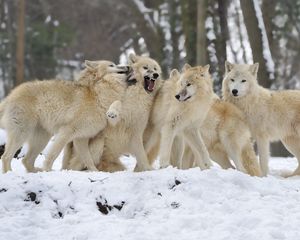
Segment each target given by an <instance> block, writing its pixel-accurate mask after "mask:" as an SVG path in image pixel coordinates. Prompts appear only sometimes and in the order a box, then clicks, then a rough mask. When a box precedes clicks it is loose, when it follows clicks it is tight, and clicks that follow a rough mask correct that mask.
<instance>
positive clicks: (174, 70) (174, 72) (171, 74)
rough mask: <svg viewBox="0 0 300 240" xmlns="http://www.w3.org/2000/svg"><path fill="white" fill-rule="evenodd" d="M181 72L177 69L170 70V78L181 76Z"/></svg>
mask: <svg viewBox="0 0 300 240" xmlns="http://www.w3.org/2000/svg"><path fill="white" fill-rule="evenodd" d="M179 75H180V73H179V72H178V70H177V69H173V70H172V71H171V72H170V78H175V77H179Z"/></svg>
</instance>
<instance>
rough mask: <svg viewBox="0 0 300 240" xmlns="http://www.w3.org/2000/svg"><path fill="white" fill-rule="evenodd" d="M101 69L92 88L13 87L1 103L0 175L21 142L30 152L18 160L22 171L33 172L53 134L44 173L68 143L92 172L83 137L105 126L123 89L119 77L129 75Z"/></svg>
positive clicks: (104, 65) (108, 65) (63, 84)
mask: <svg viewBox="0 0 300 240" xmlns="http://www.w3.org/2000/svg"><path fill="white" fill-rule="evenodd" d="M86 64H87V65H88V67H91V66H90V65H89V63H86ZM97 66H99V64H97ZM100 66H101V67H99V68H98V67H96V68H94V72H95V75H96V76H99V75H100V74H101V76H102V78H101V79H99V80H98V81H96V82H95V84H94V86H93V87H90V86H85V85H84V84H78V83H76V82H71V81H63V80H46V81H32V82H27V83H24V84H21V85H20V86H18V87H16V88H15V89H14V90H13V91H12V92H11V93H10V94H9V95H8V96H7V97H6V98H5V99H4V100H3V101H2V102H1V104H0V124H1V127H2V128H4V129H5V130H6V132H7V144H6V149H5V152H4V154H3V155H2V162H3V172H4V173H5V172H7V171H10V170H11V160H12V158H13V155H14V154H15V152H16V151H17V150H18V149H19V148H20V147H21V146H22V145H23V144H24V143H25V142H27V143H28V147H29V148H28V152H27V154H26V155H25V157H24V158H23V160H22V162H23V164H24V166H25V168H26V170H27V171H29V172H36V171H38V170H39V169H37V168H35V167H34V162H35V159H36V157H37V155H38V154H39V153H40V152H41V151H42V150H43V149H44V147H45V146H46V145H47V143H48V142H49V139H50V138H51V136H53V135H55V141H54V143H53V145H52V146H51V148H50V151H49V153H48V154H47V156H46V160H45V162H44V170H46V171H49V170H51V168H52V165H53V162H54V160H55V159H56V158H57V156H58V155H59V153H60V152H61V151H62V149H63V148H64V146H65V145H66V144H67V143H68V142H70V141H73V142H74V145H76V146H77V148H78V149H79V151H78V152H79V153H80V154H81V159H84V161H85V165H86V166H87V167H88V169H89V170H97V168H96V167H95V165H94V163H93V161H92V158H91V156H90V154H89V151H88V139H89V138H91V137H94V136H95V135H96V134H97V133H98V132H100V131H102V130H103V129H104V128H105V127H106V126H107V119H106V115H105V113H106V111H107V109H108V108H109V106H110V105H111V104H112V103H113V101H115V100H119V99H120V97H121V96H120V92H122V91H124V89H126V86H127V84H126V78H127V75H126V74H124V73H125V72H126V71H128V68H127V67H119V66H116V65H115V64H114V63H112V62H108V61H105V62H101V63H100ZM103 72H104V73H103ZM103 89H106V91H103ZM106 96H110V98H109V99H107V97H106ZM91 113H92V114H91Z"/></svg>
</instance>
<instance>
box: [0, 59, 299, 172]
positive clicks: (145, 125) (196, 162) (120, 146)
mask: <svg viewBox="0 0 300 240" xmlns="http://www.w3.org/2000/svg"><path fill="white" fill-rule="evenodd" d="M209 68H210V66H209V65H206V66H195V67H191V66H190V65H189V64H185V65H184V66H183V68H182V69H181V71H178V70H177V69H173V70H172V71H171V72H170V76H169V78H168V79H165V80H163V79H162V71H161V67H160V65H159V64H158V63H157V62H156V61H155V60H154V59H152V58H150V57H146V56H137V55H135V54H130V55H129V57H128V64H127V65H116V64H115V63H113V62H110V61H104V60H103V61H102V60H101V61H85V69H84V70H82V71H81V73H80V77H79V79H78V80H76V81H66V80H57V79H54V80H44V81H37V80H36V81H31V82H26V83H23V84H21V85H19V86H17V87H16V88H15V89H13V90H12V92H11V93H10V94H9V95H8V96H7V97H6V98H5V99H4V100H3V101H2V102H1V103H0V127H1V128H3V129H5V131H6V133H7V142H6V146H5V151H4V153H3V155H2V157H1V160H2V171H3V173H6V172H8V171H11V170H12V168H11V161H12V159H13V157H14V154H15V153H16V151H17V150H18V149H19V148H21V147H22V146H23V145H24V144H25V143H26V144H27V145H28V150H27V152H26V154H25V156H24V157H23V159H22V163H23V165H24V167H25V168H26V170H27V171H28V172H38V171H51V169H52V166H53V163H54V161H55V160H56V159H57V157H58V156H59V154H60V153H61V152H62V151H63V153H64V154H63V161H62V169H66V170H88V171H107V172H115V171H122V170H125V166H124V165H123V164H122V162H121V161H120V157H121V156H122V155H132V156H134V157H135V158H136V166H135V168H134V171H137V172H140V171H148V170H153V169H154V168H153V166H152V165H153V163H154V161H155V160H156V159H159V161H160V168H165V167H168V166H170V165H171V166H174V167H177V168H179V169H187V168H191V167H199V168H200V169H201V170H205V169H209V168H210V167H211V166H212V165H213V163H212V162H215V163H217V164H218V165H220V166H221V167H222V168H223V169H228V168H235V169H237V170H238V171H241V172H244V173H247V174H249V175H251V176H266V175H267V174H268V171H269V169H268V160H269V155H270V154H269V144H270V142H271V141H277V140H280V141H281V142H282V143H283V144H284V146H285V147H286V148H287V149H288V151H289V152H290V153H291V154H293V155H294V156H295V157H296V158H297V159H298V162H299V161H300V91H297V90H282V91H271V90H269V89H266V88H263V87H262V86H260V85H259V84H258V80H257V73H258V68H259V64H258V63H255V64H232V63H230V62H228V61H226V62H225V74H224V79H223V83H222V98H220V97H218V95H217V94H215V93H214V91H213V80H212V77H211V74H210V69H209ZM53 136H54V140H53V142H52V143H51V145H50V149H49V151H48V153H47V155H46V157H45V160H44V163H43V168H37V167H36V166H35V160H36V158H37V156H38V155H39V154H40V153H41V152H42V150H43V149H44V148H45V147H46V145H47V144H48V143H49V141H50V139H52V137H53ZM254 142H256V145H257V152H258V157H257V156H256V153H255V150H254ZM299 174H300V164H299V166H298V168H297V169H296V170H295V171H294V172H293V173H292V174H291V175H292V176H294V175H299Z"/></svg>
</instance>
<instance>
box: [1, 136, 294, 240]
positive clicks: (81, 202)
mask: <svg viewBox="0 0 300 240" xmlns="http://www.w3.org/2000/svg"><path fill="white" fill-rule="evenodd" d="M4 138H5V134H4V133H3V132H0V140H1V141H2V142H4V141H3V139H4ZM1 141H0V142H1ZM46 152H47V148H46V149H45V151H44V153H46ZM43 159H44V155H40V156H39V157H38V159H37V166H41V165H42V162H43ZM61 159H62V155H60V157H59V159H58V160H57V161H55V165H54V169H55V171H52V172H48V173H45V172H42V173H36V174H32V173H25V170H24V168H23V166H22V164H21V162H20V160H17V159H14V160H13V172H9V173H7V174H0V239H5V240H15V239H18V240H19V239H25V240H26V239H43V240H47V239H64V240H68V239H70V240H71V239H73V240H90V239H92V240H93V239H95V240H96V239H102V240H106V239H110V240H111V239H113V240H118V239H130V240H135V239H136V240H140V239H144V240H148V239H149V240H154V239H155V240H160V239H163V240H168V239H170V240H171V239H172V240H177V239H180V240H181V239H191V240H193V239H195V240H196V239H209V240H225V239H226V240H227V239H234V240H238V239H242V240H252V239H253V240H254V239H255V240H256V239H264V240H270V239H281V240H282V239H300V230H299V226H298V225H299V221H300V205H299V201H300V192H299V191H300V187H299V186H300V178H299V177H293V178H288V179H285V178H283V177H280V175H281V174H283V173H286V172H291V171H292V170H294V169H295V168H296V165H297V162H296V160H295V159H294V158H286V159H285V158H272V159H271V161H270V167H271V174H270V175H269V176H268V177H265V178H258V177H250V176H248V175H246V174H243V173H241V172H238V171H235V170H222V169H220V168H219V167H218V166H214V167H213V168H212V169H210V170H206V171H200V170H199V169H198V168H193V169H189V170H178V169H175V168H172V167H169V168H167V169H163V170H155V171H150V172H142V173H133V172H132V169H133V167H134V164H135V160H134V159H133V158H132V157H124V158H122V161H123V163H124V164H125V165H127V166H128V168H129V170H128V171H124V172H118V173H103V172H76V171H58V169H59V168H60V166H61ZM99 209H100V210H101V211H100V210H99Z"/></svg>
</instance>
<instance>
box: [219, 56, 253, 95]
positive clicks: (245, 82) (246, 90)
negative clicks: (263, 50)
mask: <svg viewBox="0 0 300 240" xmlns="http://www.w3.org/2000/svg"><path fill="white" fill-rule="evenodd" d="M258 67H259V64H258V63H255V64H252V65H251V64H232V63H230V62H227V61H226V62H225V77H224V80H223V83H222V93H223V97H224V99H228V98H230V97H231V98H232V97H234V98H241V97H244V96H246V95H248V94H251V92H252V91H253V89H254V87H255V86H258V84H257V71H258Z"/></svg>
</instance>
